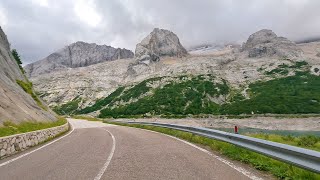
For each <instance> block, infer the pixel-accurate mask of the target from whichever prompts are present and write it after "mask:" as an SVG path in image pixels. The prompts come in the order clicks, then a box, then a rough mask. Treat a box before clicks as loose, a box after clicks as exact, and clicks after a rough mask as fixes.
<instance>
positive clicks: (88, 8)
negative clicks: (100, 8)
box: [74, 0, 102, 27]
mask: <svg viewBox="0 0 320 180" xmlns="http://www.w3.org/2000/svg"><path fill="white" fill-rule="evenodd" d="M95 8H96V6H95V4H94V2H93V1H92V0H87V1H85V0H79V1H77V2H76V4H75V7H74V12H75V14H76V15H77V16H78V17H79V18H80V20H81V21H82V22H84V23H86V24H88V25H89V26H91V27H97V26H98V25H99V23H100V22H101V20H102V17H101V16H100V15H99V14H98V13H97V12H96V10H95Z"/></svg>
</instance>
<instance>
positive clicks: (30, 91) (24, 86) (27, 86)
mask: <svg viewBox="0 0 320 180" xmlns="http://www.w3.org/2000/svg"><path fill="white" fill-rule="evenodd" d="M17 84H18V85H19V86H20V87H21V88H22V89H23V90H24V91H25V92H26V93H28V94H30V96H31V97H32V98H33V100H35V101H36V103H37V104H38V106H39V107H41V108H42V109H44V110H46V111H47V110H48V108H47V107H46V106H45V105H43V104H42V102H41V100H40V99H39V98H38V96H37V95H36V94H35V93H34V92H33V85H32V83H31V82H30V81H27V82H24V81H21V80H17Z"/></svg>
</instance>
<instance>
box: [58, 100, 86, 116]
mask: <svg viewBox="0 0 320 180" xmlns="http://www.w3.org/2000/svg"><path fill="white" fill-rule="evenodd" d="M81 101H82V99H81V98H79V97H76V98H75V99H73V100H72V101H70V102H67V103H65V104H62V105H61V106H56V107H53V108H52V110H53V111H54V112H56V113H57V114H59V115H70V114H73V113H74V112H75V111H76V110H78V108H79V103H80V102H81Z"/></svg>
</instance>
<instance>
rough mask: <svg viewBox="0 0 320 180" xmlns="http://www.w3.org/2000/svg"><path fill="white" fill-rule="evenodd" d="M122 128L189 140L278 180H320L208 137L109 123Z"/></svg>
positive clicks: (302, 171) (313, 174) (304, 171)
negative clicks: (140, 129) (138, 129)
mask: <svg viewBox="0 0 320 180" xmlns="http://www.w3.org/2000/svg"><path fill="white" fill-rule="evenodd" d="M107 123H112V124H117V125H122V126H130V127H136V128H142V129H148V130H152V131H157V132H161V133H164V134H168V135H171V136H175V137H178V138H180V139H184V140H187V141H189V142H192V143H196V144H201V145H204V146H207V147H210V149H212V150H214V151H216V152H219V153H220V154H222V155H224V156H226V157H228V158H230V159H232V160H237V161H240V162H242V163H245V164H249V165H250V166H252V167H253V168H255V169H257V170H260V171H265V172H268V173H271V174H272V175H274V176H275V177H276V178H278V179H308V180H309V179H310V180H312V179H320V175H319V174H316V173H312V172H309V171H306V170H303V169H301V168H298V167H295V166H292V165H289V164H286V163H283V162H280V161H278V160H274V159H272V158H269V157H267V156H264V155H261V154H258V153H255V152H252V151H249V150H247V149H244V148H240V147H237V146H235V145H232V144H229V143H225V142H221V141H217V140H213V139H209V138H206V137H201V136H198V135H193V134H191V133H187V132H182V131H178V130H172V129H168V128H161V127H154V126H145V125H128V124H121V123H115V122H107Z"/></svg>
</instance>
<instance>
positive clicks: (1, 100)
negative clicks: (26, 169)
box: [0, 27, 56, 126]
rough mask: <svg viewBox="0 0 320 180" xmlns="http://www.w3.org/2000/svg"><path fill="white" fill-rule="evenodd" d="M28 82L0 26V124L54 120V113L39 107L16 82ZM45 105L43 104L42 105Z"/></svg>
mask: <svg viewBox="0 0 320 180" xmlns="http://www.w3.org/2000/svg"><path fill="white" fill-rule="evenodd" d="M18 81H19V82H20V83H21V84H29V82H28V80H27V79H26V78H25V76H24V75H23V74H22V72H21V70H20V69H19V66H18V64H17V62H16V61H15V60H14V58H13V57H12V54H11V51H10V44H9V42H8V39H7V36H6V35H5V33H4V32H3V31H2V29H1V27H0V126H1V125H2V123H3V122H5V121H11V122H14V123H19V122H23V121H40V122H45V121H54V120H56V114H55V113H53V112H52V111H51V110H50V109H49V108H47V110H45V109H43V107H40V106H39V105H38V104H39V102H37V101H36V100H35V99H34V98H32V97H31V95H30V94H28V93H26V92H25V91H24V89H23V88H22V87H20V86H19V85H18V83H17V82H18ZM44 107H45V106H44Z"/></svg>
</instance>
